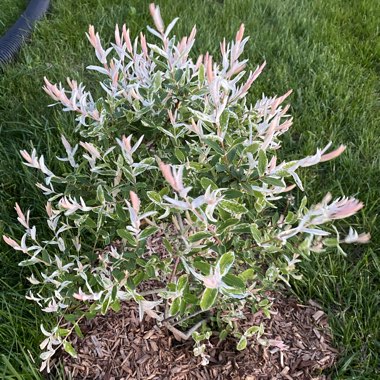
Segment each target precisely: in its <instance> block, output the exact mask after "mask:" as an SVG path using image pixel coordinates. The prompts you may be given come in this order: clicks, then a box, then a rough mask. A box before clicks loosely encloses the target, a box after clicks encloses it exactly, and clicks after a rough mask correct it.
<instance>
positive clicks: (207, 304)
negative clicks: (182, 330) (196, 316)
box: [200, 288, 218, 310]
mask: <svg viewBox="0 0 380 380" xmlns="http://www.w3.org/2000/svg"><path fill="white" fill-rule="evenodd" d="M217 295H218V289H210V288H206V289H205V291H204V292H203V295H202V299H201V303H200V307H201V309H202V310H208V309H210V308H211V307H212V305H214V303H215V301H216V297H217Z"/></svg>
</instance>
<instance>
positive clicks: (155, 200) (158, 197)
mask: <svg viewBox="0 0 380 380" xmlns="http://www.w3.org/2000/svg"><path fill="white" fill-rule="evenodd" d="M146 195H147V196H148V198H149V199H150V200H151V201H152V202H153V203H155V204H158V205H159V204H160V203H161V202H162V197H161V195H160V194H159V193H157V192H156V191H148V192H147V193H146Z"/></svg>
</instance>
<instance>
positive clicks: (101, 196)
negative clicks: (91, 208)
mask: <svg viewBox="0 0 380 380" xmlns="http://www.w3.org/2000/svg"><path fill="white" fill-rule="evenodd" d="M96 199H97V200H98V201H99V202H100V203H101V204H104V203H105V201H106V200H105V198H104V190H103V187H102V185H99V186H98V188H97V189H96Z"/></svg>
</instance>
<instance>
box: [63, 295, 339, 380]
mask: <svg viewBox="0 0 380 380" xmlns="http://www.w3.org/2000/svg"><path fill="white" fill-rule="evenodd" d="M271 310H272V311H273V312H274V314H273V315H272V316H271V318H270V319H264V317H263V316H262V315H261V314H260V313H259V314H257V313H256V314H255V315H252V314H250V313H248V312H247V316H248V317H247V320H246V321H245V322H244V321H242V322H243V323H244V324H245V323H246V324H247V326H248V325H250V324H252V322H255V323H260V322H263V323H264V326H265V334H264V336H263V338H265V339H267V341H268V342H269V343H272V345H271V344H269V345H267V346H263V345H260V344H258V343H257V341H256V340H255V338H254V337H253V338H251V339H250V341H249V344H248V347H247V349H246V350H244V351H236V341H235V340H234V339H232V338H229V339H227V340H225V341H223V342H219V340H218V337H217V336H215V337H211V338H210V344H209V347H208V348H207V354H208V355H210V358H209V360H210V363H209V364H208V365H207V366H203V365H201V358H199V357H195V356H194V355H193V341H192V340H191V339H190V340H188V341H184V342H178V341H177V340H176V339H175V338H174V336H173V334H172V333H170V332H168V331H167V330H166V329H165V328H159V327H158V326H157V325H156V323H155V320H153V319H150V318H149V317H148V316H146V317H145V319H144V321H143V322H142V323H140V322H139V318H138V310H137V307H136V306H135V304H133V303H125V304H124V305H123V307H122V309H121V311H120V312H118V313H114V312H109V313H108V314H107V315H105V316H97V317H95V318H94V319H92V320H89V321H84V322H83V324H82V325H81V329H82V331H83V333H84V338H82V339H81V338H79V337H73V338H72V341H71V343H72V344H73V346H74V348H75V349H76V350H77V352H78V357H77V358H76V359H74V358H72V357H70V356H68V355H67V354H65V353H62V354H61V357H60V358H59V360H61V361H62V362H63V363H64V370H65V373H66V376H67V379H91V380H97V379H99V380H140V379H141V380H150V379H152V380H193V379H194V380H198V379H199V380H201V379H202V380H211V379H215V380H229V379H231V380H269V379H270V380H275V379H287V380H292V379H294V380H303V379H305V380H306V379H314V380H325V379H327V378H328V377H326V375H323V374H321V372H322V370H324V369H327V368H330V367H331V366H332V365H333V364H334V363H335V361H336V359H337V355H338V351H337V350H336V349H334V348H333V347H331V335H330V331H329V327H328V324H327V317H326V315H325V314H324V313H323V311H321V310H320V308H319V307H318V305H317V304H316V303H314V302H309V304H308V305H300V304H298V302H297V301H296V300H295V299H294V298H291V297H289V298H285V297H284V296H283V295H282V296H278V297H277V298H274V300H273V306H272V308H271ZM253 319H254V320H253ZM281 341H282V343H283V344H284V345H285V346H283V345H282V344H280V345H279V346H280V347H281V350H280V348H279V347H276V342H281ZM277 346H278V344H277Z"/></svg>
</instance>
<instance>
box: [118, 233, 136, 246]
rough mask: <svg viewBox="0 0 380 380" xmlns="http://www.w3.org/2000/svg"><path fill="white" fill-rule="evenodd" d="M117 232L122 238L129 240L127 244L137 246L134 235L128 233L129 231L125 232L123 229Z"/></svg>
mask: <svg viewBox="0 0 380 380" xmlns="http://www.w3.org/2000/svg"><path fill="white" fill-rule="evenodd" d="M116 232H117V234H118V235H119V236H120V237H121V238H123V239H125V240H127V242H128V243H129V244H131V245H135V244H136V241H135V239H134V237H133V235H132V234H131V233H130V232H129V231H127V230H123V229H118V230H116Z"/></svg>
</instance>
